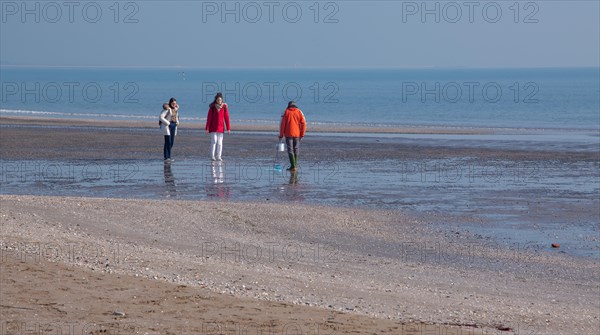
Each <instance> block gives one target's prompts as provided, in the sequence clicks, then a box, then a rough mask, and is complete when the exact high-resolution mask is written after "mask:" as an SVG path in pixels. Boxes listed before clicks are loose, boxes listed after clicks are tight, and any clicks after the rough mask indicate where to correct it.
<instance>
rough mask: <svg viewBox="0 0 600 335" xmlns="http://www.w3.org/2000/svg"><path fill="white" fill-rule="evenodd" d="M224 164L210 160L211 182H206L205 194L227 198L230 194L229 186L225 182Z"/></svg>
mask: <svg viewBox="0 0 600 335" xmlns="http://www.w3.org/2000/svg"><path fill="white" fill-rule="evenodd" d="M224 168H225V164H224V163H223V162H221V161H215V162H211V164H210V169H211V177H212V179H211V181H212V185H211V184H208V183H207V184H206V187H205V188H206V195H207V196H209V197H219V198H224V199H228V198H229V196H230V190H229V186H227V185H226V184H225V172H224Z"/></svg>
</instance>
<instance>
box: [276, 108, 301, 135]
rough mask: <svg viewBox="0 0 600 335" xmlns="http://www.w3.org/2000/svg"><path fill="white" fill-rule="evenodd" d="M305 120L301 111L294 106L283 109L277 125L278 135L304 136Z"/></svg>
mask: <svg viewBox="0 0 600 335" xmlns="http://www.w3.org/2000/svg"><path fill="white" fill-rule="evenodd" d="M304 133H306V120H305V119H304V114H302V111H301V110H299V109H298V108H296V107H290V108H288V109H286V110H285V113H284V114H283V116H282V117H281V125H280V126H279V137H280V138H281V137H284V136H285V137H304Z"/></svg>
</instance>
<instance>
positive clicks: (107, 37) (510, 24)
mask: <svg viewBox="0 0 600 335" xmlns="http://www.w3.org/2000/svg"><path fill="white" fill-rule="evenodd" d="M315 2H316V1H315V0H312V1H254V2H248V1H191V0H189V1H120V2H119V4H120V5H119V6H118V7H119V8H118V11H117V8H116V7H115V6H114V4H115V1H114V0H111V1H83V2H78V1H4V0H2V1H0V3H1V7H0V11H1V13H0V20H1V21H0V22H1V23H0V24H1V26H0V27H1V29H0V38H1V39H0V62H1V64H2V65H51V66H183V67H250V68H255V67H286V68H287V67H294V66H297V67H347V68H356V67H401V68H421V67H441V68H449V67H450V68H454V67H474V68H480V67H570V66H576V67H589V66H593V67H598V66H599V59H600V19H599V16H600V5H599V1H597V0H593V1H520V2H518V6H515V1H514V0H511V1H456V2H448V1H319V2H318V6H315ZM223 6H227V7H226V8H224V7H223ZM423 6H425V7H423ZM436 6H439V7H436ZM317 7H318V11H317ZM436 8H439V10H436ZM224 9H229V10H230V11H229V12H228V14H226V15H225V17H222V15H221V14H222V13H223V10H224ZM298 10H300V11H301V14H299V12H298ZM427 10H429V11H428V12H426V11H427ZM99 11H101V13H100V12H99ZM259 11H260V14H261V15H260V16H259V15H258V14H259ZM499 11H501V13H500V12H499ZM424 12H426V13H427V14H426V15H425V16H424V17H423V16H422V15H421V14H423V13H424ZM436 15H437V17H436ZM236 16H237V17H236ZM236 19H239V22H236ZM437 19H439V22H436V20H437ZM36 20H39V22H36ZM315 20H316V21H318V22H316V23H315ZM88 21H92V22H88ZM93 21H97V22H93ZM115 21H117V23H115ZM124 21H131V22H129V23H126V22H124ZM255 21H256V22H255ZM270 21H273V22H270ZM288 21H297V22H288ZM325 21H329V22H325ZM470 21H473V22H470ZM494 21H495V22H494ZM515 21H517V22H515Z"/></svg>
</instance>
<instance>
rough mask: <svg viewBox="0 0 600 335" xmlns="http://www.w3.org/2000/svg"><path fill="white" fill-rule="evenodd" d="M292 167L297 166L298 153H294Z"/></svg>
mask: <svg viewBox="0 0 600 335" xmlns="http://www.w3.org/2000/svg"><path fill="white" fill-rule="evenodd" d="M294 168H296V169H297V168H298V154H294Z"/></svg>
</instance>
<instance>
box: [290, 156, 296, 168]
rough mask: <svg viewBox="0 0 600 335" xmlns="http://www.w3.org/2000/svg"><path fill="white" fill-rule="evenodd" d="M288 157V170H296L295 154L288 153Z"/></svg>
mask: <svg viewBox="0 0 600 335" xmlns="http://www.w3.org/2000/svg"><path fill="white" fill-rule="evenodd" d="M288 157H289V158H290V167H289V168H288V171H294V170H296V159H295V157H294V154H288Z"/></svg>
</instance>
